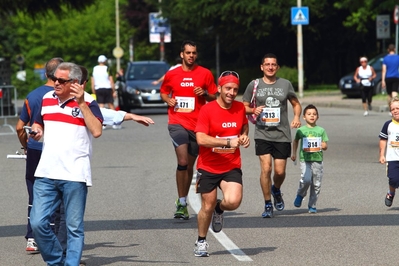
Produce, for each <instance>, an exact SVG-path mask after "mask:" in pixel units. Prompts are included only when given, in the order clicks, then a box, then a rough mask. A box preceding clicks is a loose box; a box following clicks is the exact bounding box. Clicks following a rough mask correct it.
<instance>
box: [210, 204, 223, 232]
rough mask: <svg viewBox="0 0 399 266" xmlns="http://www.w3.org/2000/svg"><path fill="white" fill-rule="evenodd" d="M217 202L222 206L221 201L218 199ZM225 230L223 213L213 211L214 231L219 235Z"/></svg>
mask: <svg viewBox="0 0 399 266" xmlns="http://www.w3.org/2000/svg"><path fill="white" fill-rule="evenodd" d="M217 202H218V203H219V204H220V202H221V200H220V199H218V200H217ZM222 228H223V213H218V212H217V211H216V209H215V210H213V216H212V230H213V232H215V233H219V232H220V231H222Z"/></svg>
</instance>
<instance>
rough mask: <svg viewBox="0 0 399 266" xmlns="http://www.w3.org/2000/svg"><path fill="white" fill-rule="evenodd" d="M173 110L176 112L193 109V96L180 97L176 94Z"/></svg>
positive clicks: (186, 111) (189, 111)
mask: <svg viewBox="0 0 399 266" xmlns="http://www.w3.org/2000/svg"><path fill="white" fill-rule="evenodd" d="M175 99H176V102H177V103H176V105H175V112H178V113H191V112H192V111H194V109H195V98H194V97H180V96H176V98H175Z"/></svg>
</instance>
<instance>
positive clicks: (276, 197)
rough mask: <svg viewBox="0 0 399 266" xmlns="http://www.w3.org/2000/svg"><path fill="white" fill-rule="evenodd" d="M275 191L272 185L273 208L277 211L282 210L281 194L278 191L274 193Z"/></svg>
mask: <svg viewBox="0 0 399 266" xmlns="http://www.w3.org/2000/svg"><path fill="white" fill-rule="evenodd" d="M275 190H277V189H276V188H275V187H274V185H273V186H272V196H273V198H274V208H276V210H278V211H282V210H284V207H285V205H284V200H283V194H282V193H281V191H280V189H279V190H278V191H277V192H276V191H275Z"/></svg>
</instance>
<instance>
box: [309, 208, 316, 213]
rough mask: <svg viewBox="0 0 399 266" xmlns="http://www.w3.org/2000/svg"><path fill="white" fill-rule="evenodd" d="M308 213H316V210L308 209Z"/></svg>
mask: <svg viewBox="0 0 399 266" xmlns="http://www.w3.org/2000/svg"><path fill="white" fill-rule="evenodd" d="M309 213H317V209H316V208H312V207H309Z"/></svg>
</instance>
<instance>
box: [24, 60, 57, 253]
mask: <svg viewBox="0 0 399 266" xmlns="http://www.w3.org/2000/svg"><path fill="white" fill-rule="evenodd" d="M63 61H64V60H62V58H59V57H55V58H52V59H50V60H49V61H48V62H47V63H46V66H45V70H46V73H45V75H46V77H47V82H46V84H44V85H43V86H40V87H38V88H36V89H34V90H33V91H31V92H30V93H29V94H28V96H27V97H26V99H25V101H24V105H23V106H22V111H21V115H20V117H19V120H18V122H17V125H16V130H17V136H18V139H19V142H20V143H21V145H22V147H23V148H24V151H25V154H26V170H25V179H26V188H27V190H28V224H27V225H26V229H27V232H26V235H25V238H26V240H27V244H26V251H28V252H38V251H39V248H38V246H37V244H36V242H35V239H34V236H33V232H32V227H31V225H30V212H31V209H32V204H33V184H34V183H35V175H34V174H35V171H36V167H37V164H38V163H39V160H40V156H41V154H42V149H43V143H42V142H38V141H36V140H34V139H33V138H28V136H27V134H26V131H25V130H24V126H31V125H33V122H34V119H35V118H36V116H37V115H38V114H40V110H41V105H42V99H43V96H44V95H45V94H46V93H47V92H49V91H52V90H54V81H53V77H54V72H55V70H56V69H57V67H58V65H59V64H60V63H62V62H63Z"/></svg>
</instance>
